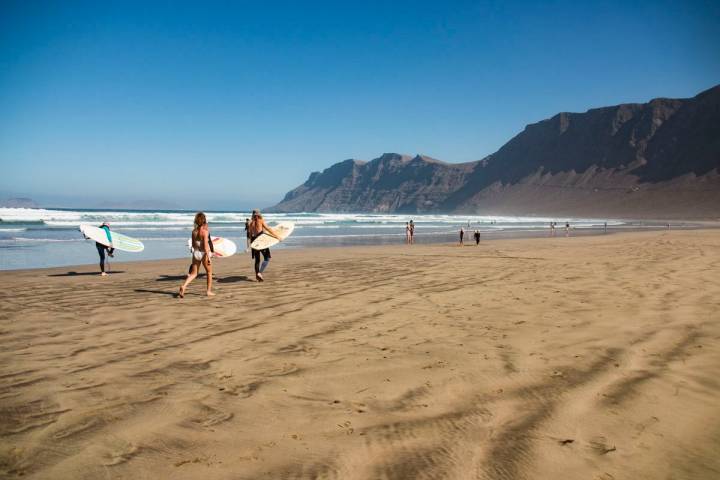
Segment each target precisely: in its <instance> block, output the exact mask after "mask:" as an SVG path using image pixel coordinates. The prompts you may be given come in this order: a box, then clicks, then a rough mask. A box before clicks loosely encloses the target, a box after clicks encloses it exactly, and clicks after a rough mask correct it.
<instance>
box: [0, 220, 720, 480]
mask: <svg viewBox="0 0 720 480" xmlns="http://www.w3.org/2000/svg"><path fill="white" fill-rule="evenodd" d="M188 264H189V260H172V261H155V262H133V263H124V264H121V263H116V264H115V263H114V264H113V270H115V273H113V274H112V275H110V276H109V277H105V278H102V277H100V276H99V275H97V274H96V272H95V269H96V267H94V266H82V267H76V268H56V269H47V270H27V271H21V272H0V292H1V293H0V302H1V303H0V305H2V308H1V309H0V477H7V478H20V477H22V478H33V479H40V478H42V479H45V478H47V479H66V478H67V479H98V478H103V479H104V478H110V479H113V478H134V479H157V478H173V479H194V478H205V479H226V478H227V479H256V478H259V479H263V478H267V479H278V478H282V479H285V478H287V479H313V478H323V479H325V478H328V479H329V478H333V479H440V478H448V479H476V478H480V479H538V478H548V479H554V478H587V479H598V480H599V479H602V480H609V479H657V478H672V479H697V478H708V479H710V478H720V401H719V399H720V380H719V379H718V372H719V371H720V345H719V342H718V340H720V231H717V230H714V231H713V230H706V231H700V230H699V231H683V232H678V231H662V232H643V233H627V234H617V235H607V236H595V237H582V238H572V237H571V238H564V237H562V236H558V237H557V238H552V239H550V238H544V239H518V240H497V241H492V242H485V243H481V245H480V246H479V247H476V246H474V245H472V246H470V245H468V246H465V247H462V248H461V247H457V246H451V245H415V246H412V247H408V246H404V245H398V246H382V247H348V248H329V249H307V250H294V251H292V250H284V251H281V250H278V251H277V252H275V253H274V256H273V260H272V262H271V265H270V267H269V270H268V272H267V274H266V282H264V283H262V284H259V283H256V282H254V280H252V278H253V275H252V265H251V262H250V258H249V255H239V256H235V257H232V258H229V259H220V260H216V261H215V268H216V285H217V296H216V297H214V298H212V299H208V298H205V297H204V296H203V293H204V279H198V280H196V281H195V282H194V283H193V284H192V285H191V286H190V288H189V290H188V293H187V295H186V298H185V299H183V300H180V299H176V298H174V293H175V292H176V291H177V288H178V287H179V285H180V283H181V280H182V279H183V278H184V275H183V274H184V273H185V271H186V269H187V266H188Z"/></svg>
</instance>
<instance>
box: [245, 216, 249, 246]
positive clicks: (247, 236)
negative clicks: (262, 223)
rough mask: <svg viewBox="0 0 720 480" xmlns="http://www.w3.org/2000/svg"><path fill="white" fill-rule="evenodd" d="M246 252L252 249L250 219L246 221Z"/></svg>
mask: <svg viewBox="0 0 720 480" xmlns="http://www.w3.org/2000/svg"><path fill="white" fill-rule="evenodd" d="M245 244H246V246H245V251H246V252H247V251H248V249H250V219H249V218H246V219H245Z"/></svg>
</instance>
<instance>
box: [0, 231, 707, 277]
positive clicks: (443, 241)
mask: <svg viewBox="0 0 720 480" xmlns="http://www.w3.org/2000/svg"><path fill="white" fill-rule="evenodd" d="M638 222H640V221H638ZM642 222H644V223H648V224H650V225H643V226H638V225H613V226H608V229H607V232H604V231H603V228H602V227H580V228H572V227H571V233H570V237H571V238H576V237H588V236H605V235H617V234H625V233H634V232H658V231H666V230H667V229H666V227H665V226H663V225H660V224H659V225H652V223H654V222H652V221H649V220H646V221H642ZM684 223H685V222H684ZM686 223H687V225H684V224H681V225H674V226H673V225H671V229H670V230H669V231H694V230H714V229H720V222H710V221H708V222H702V223H701V222H690V221H688V222H686ZM474 230H475V228H474V227H470V228H469V229H467V230H466V236H465V238H466V243H467V244H470V243H474V239H473V238H472V231H474ZM120 233H122V232H120ZM419 235H420V236H419V237H416V239H417V238H420V239H421V240H420V241H419V242H417V240H416V243H415V245H453V244H456V243H458V240H459V236H458V233H457V232H455V233H447V234H444V235H442V234H425V235H427V236H424V235H423V234H422V233H421V234H419ZM327 237H328V238H330V239H333V238H334V237H332V236H330V235H328V236H327ZM560 237H565V232H564V227H563V226H561V225H559V226H557V227H556V231H555V237H551V236H550V234H549V230H548V229H543V230H540V229H526V230H520V229H512V228H506V229H498V230H488V231H482V239H481V244H482V243H483V242H492V241H498V240H510V239H543V238H547V239H550V238H560ZM300 238H302V237H300ZM314 238H317V239H319V238H322V236H318V237H314ZM367 238H369V239H374V240H375V241H373V240H369V241H367V242H362V241H357V240H354V241H351V242H348V243H347V244H342V243H340V242H338V241H337V240H328V242H327V243H322V242H321V241H319V240H316V241H315V242H313V243H308V244H303V245H283V244H280V245H279V246H275V247H273V249H272V250H273V251H274V252H277V251H295V250H305V249H313V250H314V249H320V248H323V249H324V248H348V247H349V248H353V247H366V246H407V244H405V242H404V234H403V233H398V234H393V236H392V237H390V236H389V235H386V236H385V239H387V238H391V239H390V240H386V241H377V239H382V238H383V235H381V234H378V235H377V236H368V237H367ZM401 238H402V239H403V240H402V241H400V239H401ZM423 238H426V239H430V241H423ZM453 238H454V240H453ZM230 239H231V240H233V238H232V237H230ZM242 240H243V239H235V240H233V241H235V243H236V244H237V245H238V253H236V254H235V255H234V256H235V257H238V256H242V255H244V253H243V251H242V250H241V247H242V243H241V242H242ZM87 244H88V249H90V246H91V242H87ZM121 253H122V254H123V255H128V256H132V255H133V254H132V253H126V252H121ZM187 257H189V254H188V255H187ZM130 258H132V257H130ZM184 258H186V257H185V256H177V257H171V258H150V259H147V258H143V259H138V260H132V259H122V260H119V261H112V262H111V265H114V264H115V263H123V264H124V263H132V264H135V263H143V262H152V261H168V260H182V259H184ZM217 260H220V261H221V262H224V261H226V259H217ZM93 265H94V266H97V261H93V262H87V263H75V264H69V265H59V266H41V267H28V268H9V269H6V268H0V274H2V272H20V271H25V270H42V269H48V268H76V267H77V268H80V267H87V266H93Z"/></svg>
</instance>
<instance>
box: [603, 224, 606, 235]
mask: <svg viewBox="0 0 720 480" xmlns="http://www.w3.org/2000/svg"><path fill="white" fill-rule="evenodd" d="M603 233H607V222H605V224H604V225H603Z"/></svg>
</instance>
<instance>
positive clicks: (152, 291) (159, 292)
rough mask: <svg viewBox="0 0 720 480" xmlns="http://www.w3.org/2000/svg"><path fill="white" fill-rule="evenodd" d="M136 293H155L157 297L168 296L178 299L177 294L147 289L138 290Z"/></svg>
mask: <svg viewBox="0 0 720 480" xmlns="http://www.w3.org/2000/svg"><path fill="white" fill-rule="evenodd" d="M135 291H136V292H137V293H154V294H157V295H167V296H168V297H177V296H178V293H177V292H166V291H164V290H148V289H145V288H136V289H135Z"/></svg>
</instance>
